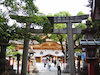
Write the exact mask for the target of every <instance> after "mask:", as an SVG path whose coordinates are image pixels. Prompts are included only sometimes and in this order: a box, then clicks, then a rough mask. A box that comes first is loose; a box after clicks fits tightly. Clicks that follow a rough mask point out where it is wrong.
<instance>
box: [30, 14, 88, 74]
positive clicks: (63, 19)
mask: <svg viewBox="0 0 100 75" xmlns="http://www.w3.org/2000/svg"><path fill="white" fill-rule="evenodd" d="M87 18H88V15H82V16H71V17H48V19H49V20H50V23H51V25H52V26H53V24H54V23H66V25H67V29H54V30H53V32H52V33H55V34H58V33H62V34H66V33H67V34H68V54H69V62H70V63H69V66H70V75H75V74H76V69H75V58H74V44H73V34H80V33H81V30H82V29H76V28H72V23H80V22H81V21H82V20H84V19H87ZM30 31H31V32H34V33H43V30H42V29H35V30H30ZM51 31H52V30H51Z"/></svg>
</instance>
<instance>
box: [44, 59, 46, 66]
mask: <svg viewBox="0 0 100 75" xmlns="http://www.w3.org/2000/svg"><path fill="white" fill-rule="evenodd" d="M44 67H46V59H44Z"/></svg>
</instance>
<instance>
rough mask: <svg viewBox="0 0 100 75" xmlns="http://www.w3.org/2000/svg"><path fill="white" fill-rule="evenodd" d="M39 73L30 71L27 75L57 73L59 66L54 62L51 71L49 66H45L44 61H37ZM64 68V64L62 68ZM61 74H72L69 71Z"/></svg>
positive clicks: (51, 74)
mask: <svg viewBox="0 0 100 75" xmlns="http://www.w3.org/2000/svg"><path fill="white" fill-rule="evenodd" d="M36 67H37V70H38V71H39V72H38V73H30V74H27V75H57V67H56V66H54V64H52V66H51V71H49V69H48V66H46V67H44V65H43V63H36ZM61 69H62V70H63V66H62V68H61ZM61 75H70V74H69V73H61Z"/></svg>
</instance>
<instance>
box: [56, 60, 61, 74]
mask: <svg viewBox="0 0 100 75" xmlns="http://www.w3.org/2000/svg"><path fill="white" fill-rule="evenodd" d="M60 66H61V63H60V60H58V61H57V74H58V75H61V67H60Z"/></svg>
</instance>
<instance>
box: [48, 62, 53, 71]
mask: <svg viewBox="0 0 100 75" xmlns="http://www.w3.org/2000/svg"><path fill="white" fill-rule="evenodd" d="M51 64H52V62H51V61H49V63H48V67H49V71H51Z"/></svg>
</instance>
